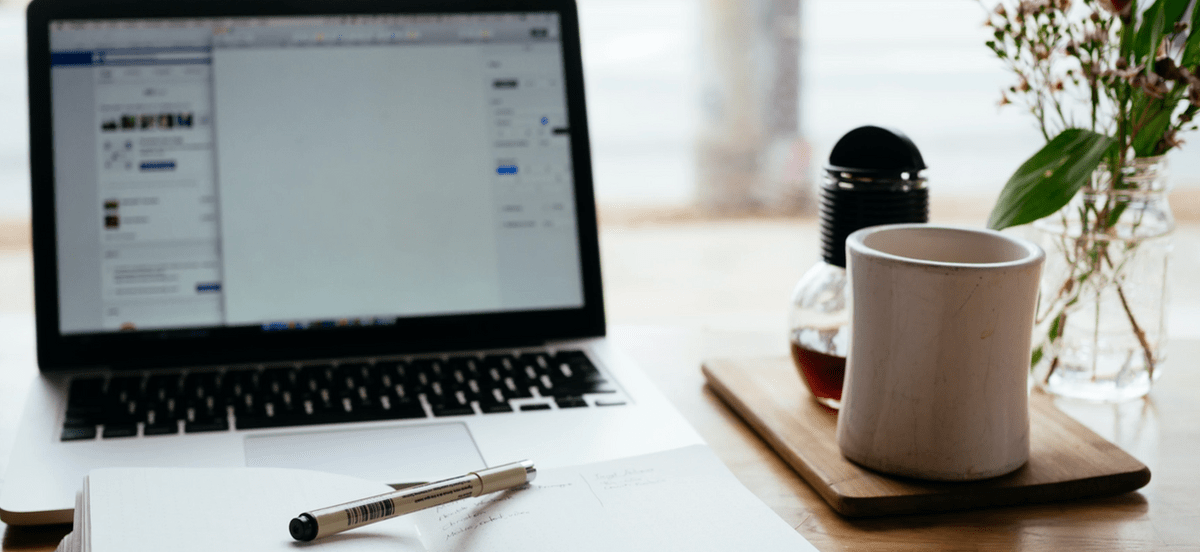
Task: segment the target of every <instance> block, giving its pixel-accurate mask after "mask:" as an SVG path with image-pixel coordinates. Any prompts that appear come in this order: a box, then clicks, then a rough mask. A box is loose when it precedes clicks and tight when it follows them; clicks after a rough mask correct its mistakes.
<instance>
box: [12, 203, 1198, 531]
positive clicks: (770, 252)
mask: <svg viewBox="0 0 1200 552" xmlns="http://www.w3.org/2000/svg"><path fill="white" fill-rule="evenodd" d="M816 235H817V234H816V226H815V224H814V223H812V222H811V221H810V222H804V221H758V222H755V221H737V222H718V223H709V222H701V223H696V224H671V225H662V226H657V227H656V226H647V227H640V226H636V225H635V226H629V227H616V228H608V229H605V230H604V231H603V232H602V235H601V245H602V248H603V251H602V253H603V258H604V261H605V264H604V275H605V288H606V291H607V297H606V300H607V302H608V311H609V314H610V320H613V321H615V322H616V323H617V325H616V326H615V327H614V330H613V332H612V335H613V338H614V341H615V342H616V344H617V345H618V346H619V347H620V348H621V349H622V350H624V351H625V352H627V353H628V354H629V355H630V356H632V357H633V359H634V360H636V361H637V362H638V363H639V364H641V365H642V367H643V368H644V369H645V371H646V372H647V373H648V374H649V375H650V376H651V378H652V379H653V380H655V382H656V383H657V384H658V385H659V387H660V388H661V389H662V390H663V392H664V393H665V394H666V395H667V396H668V397H669V398H670V399H671V401H673V402H674V404H675V405H676V406H677V407H678V408H679V409H680V411H682V412H683V414H684V416H685V417H687V419H688V420H689V421H690V422H691V423H692V424H693V425H694V426H695V427H696V428H697V430H699V432H700V433H701V435H703V436H704V438H705V439H707V440H708V442H709V444H710V445H711V446H712V447H713V449H714V450H715V451H716V452H717V454H718V455H719V456H720V457H721V459H722V460H724V461H725V463H726V464H727V465H728V466H729V467H730V469H732V470H733V472H734V473H735V474H736V475H737V477H738V478H739V479H740V480H741V481H742V483H743V484H745V485H746V486H747V487H748V488H750V490H751V491H753V492H754V493H755V494H756V495H758V497H759V498H761V499H762V500H763V501H764V502H766V503H767V504H768V505H769V506H770V507H771V508H772V509H774V510H775V511H776V512H777V513H778V514H779V515H780V516H782V517H783V519H784V520H786V521H787V522H788V523H789V524H791V525H792V526H794V527H796V529H797V530H798V531H800V532H801V533H802V534H803V535H804V536H805V537H807V538H808V539H809V540H810V541H812V542H813V544H815V545H816V546H817V547H818V548H819V549H821V550H825V551H834V550H858V549H862V548H866V547H868V546H869V547H871V549H879V550H930V549H934V550H938V549H944V550H1056V551H1061V550H1078V549H1098V550H1114V549H1122V550H1198V549H1200V422H1198V420H1200V400H1197V399H1200V371H1198V370H1196V367H1195V364H1196V361H1195V359H1197V358H1200V339H1197V338H1196V337H1195V336H1196V335H1197V334H1196V331H1195V329H1194V328H1195V327H1197V326H1198V325H1200V316H1194V314H1195V313H1197V312H1200V309H1197V308H1196V307H1197V306H1198V305H1200V286H1195V285H1187V284H1189V283H1190V282H1191V281H1194V276H1192V275H1194V274H1195V273H1196V271H1197V270H1200V227H1197V226H1195V225H1192V226H1188V227H1182V228H1181V229H1180V231H1178V232H1177V234H1176V250H1175V251H1176V257H1175V260H1174V261H1173V264H1172V267H1171V268H1172V273H1173V275H1174V276H1173V278H1175V281H1176V282H1177V283H1176V284H1175V293H1176V298H1177V302H1173V304H1172V309H1174V310H1173V312H1175V313H1180V312H1187V313H1191V314H1189V315H1188V316H1187V320H1186V321H1188V322H1192V323H1191V324H1175V325H1174V326H1173V328H1172V329H1173V330H1182V331H1184V333H1187V332H1190V333H1188V335H1190V336H1191V337H1185V338H1183V339H1174V340H1173V341H1172V343H1171V345H1170V347H1171V348H1170V357H1171V358H1170V360H1169V361H1168V363H1167V365H1166V366H1165V367H1164V369H1165V370H1166V371H1165V372H1164V379H1163V380H1162V382H1161V384H1160V385H1159V386H1157V387H1156V388H1155V390H1154V391H1153V393H1152V396H1151V398H1150V399H1149V400H1146V401H1137V402H1133V403H1129V404H1125V405H1121V406H1117V407H1112V406H1095V405H1081V404H1070V403H1060V407H1062V408H1063V409H1064V410H1066V411H1067V412H1068V413H1070V414H1072V415H1073V416H1075V417H1076V418H1078V419H1080V420H1081V421H1082V422H1083V423H1085V424H1086V425H1088V426H1089V427H1091V428H1092V429H1093V430H1094V431H1096V432H1097V433H1099V434H1100V435H1102V436H1104V437H1106V438H1108V439H1109V440H1112V441H1113V442H1115V443H1117V444H1118V445H1120V446H1121V447H1122V448H1124V449H1125V450H1127V451H1128V452H1130V453H1131V454H1133V455H1134V456H1136V457H1137V458H1138V459H1139V460H1141V461H1142V462H1144V463H1145V464H1147V465H1148V466H1150V469H1151V470H1152V472H1153V479H1152V480H1151V482H1150V484H1149V485H1148V486H1147V487H1145V488H1143V489H1142V490H1141V491H1139V492H1137V493H1130V494H1127V495H1124V496H1118V497H1111V498H1106V499H1099V500H1090V501H1083V502H1073V503H1060V504H1049V505H1042V506H1032V507H1019V508H1001V509H993V510H981V511H974V512H963V513H955V514H942V515H929V516H908V517H896V518H887V519H876V520H857V521H854V520H847V519H844V518H841V517H839V516H838V515H837V514H834V513H833V512H832V510H830V509H829V508H828V507H827V506H826V505H825V503H824V502H823V501H822V500H821V498H820V497H819V496H817V494H816V493H815V492H814V491H812V489H810V488H809V487H808V486H807V485H806V484H805V483H804V482H803V481H802V480H800V478H799V477H797V476H796V475H795V473H793V472H792V471H791V469H790V468H789V467H788V466H787V465H785V464H784V463H783V462H782V461H780V460H779V459H778V458H777V457H776V456H775V455H774V453H773V452H772V451H771V450H770V449H769V448H767V447H766V445H765V444H764V443H763V442H762V441H761V440H760V439H759V438H758V437H757V435H755V434H754V433H753V432H752V431H751V430H750V429H749V428H748V427H747V426H746V425H745V424H743V423H742V421H741V420H740V419H739V418H737V416H736V415H734V414H733V413H732V412H731V411H730V410H729V409H727V408H726V407H725V406H724V405H723V404H722V403H721V402H720V400H719V399H717V398H716V397H715V396H714V395H713V394H712V393H711V392H710V391H709V390H707V389H706V388H705V385H704V379H703V377H702V376H701V374H700V369H699V366H700V362H701V361H702V360H703V359H704V358H709V357H714V356H761V355H771V354H776V355H786V354H788V351H787V343H786V341H785V337H784V333H783V324H784V321H783V313H782V309H783V302H784V301H785V300H786V297H787V293H788V291H789V290H790V286H791V285H792V284H793V283H794V282H795V281H796V279H797V278H799V275H800V273H801V272H802V271H803V270H804V269H805V268H806V267H807V266H808V264H809V263H811V262H812V260H814V259H815V258H816V246H817V245H818V244H817V240H816V239H815V238H814V236H816ZM747 244H751V245H752V246H753V247H747ZM789 251H791V252H794V254H786V255H784V254H781V252H789ZM28 263H29V259H28V250H27V249H23V248H22V247H19V244H18V246H17V247H13V246H10V247H7V248H6V247H5V244H4V243H0V481H2V478H3V470H4V469H5V467H6V466H7V462H8V454H9V451H10V450H11V446H12V439H13V431H14V430H15V426H16V424H17V417H18V416H19V404H18V403H19V402H21V398H22V397H23V395H24V389H25V387H26V384H27V382H28V381H29V379H30V378H32V377H33V376H34V373H35V372H34V365H33V349H32V343H33V331H32V327H31V323H32V315H31V314H30V312H31V310H32V300H31V298H30V296H29V291H28V290H29V276H28V271H29V267H28ZM0 484H2V483H0ZM0 531H3V534H4V537H3V546H2V549H3V550H4V551H5V552H9V551H15V550H32V551H43V550H46V551H48V550H53V549H54V547H55V546H56V545H57V543H58V541H59V540H60V539H61V538H62V536H63V535H64V534H65V533H66V531H67V528H64V527H50V528H33V529H31V528H7V530H5V528H4V527H3V525H2V524H0Z"/></svg>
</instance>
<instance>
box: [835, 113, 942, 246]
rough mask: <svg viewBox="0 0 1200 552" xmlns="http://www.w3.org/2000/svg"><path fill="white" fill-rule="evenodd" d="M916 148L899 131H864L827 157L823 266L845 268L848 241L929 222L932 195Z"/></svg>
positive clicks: (859, 130) (840, 143)
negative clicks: (870, 231)
mask: <svg viewBox="0 0 1200 552" xmlns="http://www.w3.org/2000/svg"><path fill="white" fill-rule="evenodd" d="M925 168H926V167H925V160H924V159H923V158H922V157H921V152H920V150H918V149H917V146H916V144H913V142H912V140H910V139H909V138H908V136H905V135H904V133H903V132H900V131H898V130H894V129H889V128H884V127H878V126H863V127H858V128H856V129H854V130H851V131H850V132H847V133H846V135H845V136H843V137H842V139H841V140H838V143H837V144H836V145H834V146H833V151H832V152H830V154H829V164H828V165H826V167H825V170H826V172H828V173H829V178H828V179H826V182H825V186H824V187H823V188H822V193H821V249H822V256H823V258H824V259H825V262H827V263H829V264H831V265H834V266H840V267H845V266H846V237H847V236H849V235H850V234H852V233H853V232H855V231H856V230H859V229H862V228H867V227H868V226H879V225H881V224H897V223H904V222H929V191H928V190H927V189H926V188H925V179H924V177H922V176H920V174H919V173H920V172H921V170H923V169H925Z"/></svg>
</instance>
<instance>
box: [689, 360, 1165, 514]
mask: <svg viewBox="0 0 1200 552" xmlns="http://www.w3.org/2000/svg"><path fill="white" fill-rule="evenodd" d="M702 370H703V372H704V376H705V377H706V378H707V379H708V384H709V386H710V387H711V388H712V389H713V390H714V391H715V392H716V393H717V395H719V396H720V397H721V398H722V399H723V400H724V401H725V402H726V403H727V404H728V405H729V406H731V407H732V408H733V410H735V411H736V412H737V413H738V414H739V415H740V416H741V417H742V418H743V419H744V420H745V421H746V422H747V423H748V424H750V426H751V427H753V428H754V430H755V431H756V432H758V434H759V435H760V436H761V437H762V438H763V439H764V440H766V441H767V443H769V444H770V445H771V447H772V448H774V449H775V451H776V452H777V453H778V454H779V456H780V457H782V458H783V459H784V460H785V461H786V462H787V463H788V464H790V465H791V466H792V468H793V469H795V470H796V472H797V473H799V474H800V476H801V477H803V478H804V480H805V481H807V482H808V484H809V485H811V486H812V487H813V489H815V490H816V491H817V493H819V494H820V495H821V496H822V497H823V498H824V499H825V501H826V502H828V503H829V505H830V506H831V507H833V509H834V510H835V511H837V512H838V513H840V514H842V515H844V516H848V517H867V516H882V515H892V514H914V513H929V512H945V511H952V510H966V509H972V508H986V507H993V506H1008V505H1014V504H1032V503H1037V502H1052V501H1059V500H1070V499H1077V498H1084V497H1095V496H1103V495H1112V494H1119V493H1124V492H1129V491H1133V490H1135V489H1139V488H1141V487H1142V486H1144V485H1146V483H1149V482H1150V469H1149V468H1147V467H1146V466H1145V465H1144V464H1142V463H1141V462H1139V461H1137V459H1135V458H1133V457H1132V456H1130V455H1128V454H1126V453H1125V451H1123V450H1121V449H1120V448H1117V446H1116V445H1114V444H1112V443H1110V442H1108V441H1106V440H1104V439H1103V438H1102V437H1100V436H1099V435H1096V434H1095V433H1094V432H1092V431H1091V430H1089V429H1088V428H1086V427H1084V426H1083V425H1082V424H1080V423H1079V422H1076V421H1075V420H1073V419H1072V418H1071V417H1069V416H1067V415H1066V414H1064V413H1063V412H1061V411H1060V410H1058V409H1057V408H1055V407H1054V405H1053V404H1051V402H1050V399H1049V398H1048V397H1046V396H1045V395H1044V394H1042V393H1038V392H1035V393H1033V394H1032V395H1031V396H1030V401H1029V406H1030V416H1029V417H1030V423H1031V428H1030V429H1031V431H1030V457H1029V463H1027V464H1026V465H1025V466H1023V467H1022V468H1020V469H1018V470H1017V471H1015V472H1013V473H1011V474H1008V475H1005V476H1002V477H997V478H994V479H988V480H984V481H974V482H968V483H941V482H931V481H921V480H916V479H908V478H901V477H893V476H888V475H883V474H880V473H878V472H874V471H871V470H869V469H867V468H863V467H860V466H859V465H857V464H854V463H851V462H850V461H849V460H847V459H846V458H845V457H843V456H842V454H841V452H840V451H839V450H838V447H837V442H836V441H835V439H834V434H835V430H836V428H837V413H835V412H833V411H831V410H829V409H826V408H824V407H822V406H820V405H818V404H817V403H816V401H814V400H813V399H812V395H811V394H810V393H809V391H808V388H807V387H805V386H804V384H803V383H801V381H800V375H799V373H798V372H797V371H796V368H795V367H794V366H793V365H792V361H791V359H790V358H787V357H777V358H776V357H772V358H758V359H714V360H710V361H707V362H705V363H704V365H703V367H702Z"/></svg>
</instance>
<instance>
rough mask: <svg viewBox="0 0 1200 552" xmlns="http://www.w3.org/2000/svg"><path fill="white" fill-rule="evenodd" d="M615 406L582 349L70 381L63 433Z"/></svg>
mask: <svg viewBox="0 0 1200 552" xmlns="http://www.w3.org/2000/svg"><path fill="white" fill-rule="evenodd" d="M597 394H599V398H597V397H591V399H592V400H591V402H589V400H588V398H585V395H597ZM605 397H609V398H607V400H605ZM522 399H527V400H522ZM621 404H624V399H623V398H621V397H620V396H619V394H617V392H616V388H615V386H613V385H612V384H611V383H610V382H609V381H607V380H606V379H605V378H604V376H603V375H602V374H601V373H600V371H599V370H597V369H596V367H595V366H594V365H592V363H591V361H590V360H588V358H587V356H586V355H585V354H584V353H583V352H582V351H558V352H556V353H545V352H537V353H522V354H494V355H486V356H479V355H469V356H449V357H445V356H443V357H436V358H418V359H409V360H376V361H360V362H337V363H332V362H331V363H325V364H304V365H267V366H254V367H229V368H218V369H204V370H193V371H186V372H177V373H143V374H134V375H126V374H116V375H112V376H100V377H81V378H76V379H74V380H72V382H71V386H70V391H69V395H68V399H67V413H66V417H65V419H64V422H63V429H62V435H61V439H62V440H63V441H73V440H83V439H94V438H96V437H97V435H99V436H100V437H101V438H105V439H109V438H118V437H134V436H137V435H138V434H139V432H140V433H141V434H142V435H145V436H153V435H172V434H178V433H179V432H180V431H183V432H185V433H198V432H207V431H229V430H230V429H231V428H233V429H257V428H268V427H287V426H301V425H313V424H334V423H346V422H362V421H373V420H399V419H414V418H430V417H442V416H474V415H487V414H496V413H504V412H513V411H514V410H518V411H529V410H549V409H553V408H560V409H566V408H589V407H591V406H597V407H599V406H616V405H621ZM552 405H553V406H552Z"/></svg>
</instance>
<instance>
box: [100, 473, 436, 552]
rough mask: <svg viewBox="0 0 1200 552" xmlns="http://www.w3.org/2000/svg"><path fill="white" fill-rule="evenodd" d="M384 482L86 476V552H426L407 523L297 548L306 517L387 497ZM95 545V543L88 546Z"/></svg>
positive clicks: (314, 477)
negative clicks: (294, 527) (316, 548)
mask: <svg viewBox="0 0 1200 552" xmlns="http://www.w3.org/2000/svg"><path fill="white" fill-rule="evenodd" d="M389 491H391V488H390V487H388V486H387V485H383V484H381V483H373V482H370V481H364V480H362V479H358V478H353V477H347V476H342V475H334V474H329V473H322V472H314V471H304V470H289V469H279V468H238V469H220V468H215V469H195V468H107V469H101V470H94V471H92V472H91V474H89V476H88V494H89V497H88V498H90V504H89V505H88V509H87V511H88V517H89V519H88V520H87V522H85V524H86V526H87V527H86V528H87V529H89V530H90V531H89V533H90V534H89V535H88V537H90V538H85V544H87V545H90V548H85V552H116V551H120V552H142V551H144V552H162V551H164V550H171V551H174V552H192V551H195V552H212V551H215V550H230V551H238V550H253V551H256V552H257V551H271V550H280V551H283V550H286V551H289V552H296V551H297V550H298V549H299V548H303V547H305V546H312V545H315V544H320V546H321V548H320V550H321V551H322V552H342V551H373V550H387V551H390V552H403V551H406V550H424V549H423V547H422V546H421V543H420V541H419V539H418V536H417V532H416V529H415V528H414V527H413V525H412V522H411V520H410V519H409V518H405V517H402V518H397V519H393V520H388V521H384V522H380V523H376V524H374V525H371V526H368V527H364V528H361V529H357V530H355V531H348V532H346V533H342V534H339V535H333V536H331V537H328V538H324V539H321V540H320V541H315V542H314V543H308V544H300V543H297V542H295V541H294V540H293V539H292V537H291V535H290V534H289V533H288V522H289V521H291V519H292V518H293V517H295V516H296V515H297V514H300V513H301V512H305V511H308V510H313V509H316V508H324V507H327V506H332V505H334V504H340V503H342V502H347V501H350V500H356V499H359V498H363V497H367V496H372V495H376V494H381V493H386V492H389ZM89 541H90V542H89Z"/></svg>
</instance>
